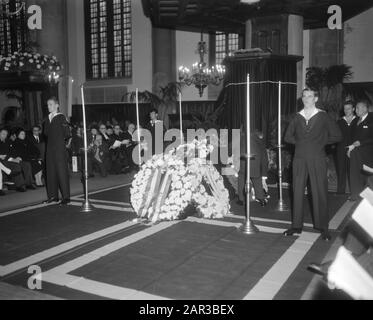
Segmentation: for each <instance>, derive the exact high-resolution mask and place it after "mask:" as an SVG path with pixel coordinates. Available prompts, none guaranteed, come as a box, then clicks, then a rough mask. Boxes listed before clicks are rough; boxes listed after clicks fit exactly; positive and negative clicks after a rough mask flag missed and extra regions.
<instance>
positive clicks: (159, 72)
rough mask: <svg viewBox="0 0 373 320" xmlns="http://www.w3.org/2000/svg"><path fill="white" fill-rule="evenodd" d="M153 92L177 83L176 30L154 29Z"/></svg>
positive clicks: (156, 92)
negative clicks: (170, 83)
mask: <svg viewBox="0 0 373 320" xmlns="http://www.w3.org/2000/svg"><path fill="white" fill-rule="evenodd" d="M152 40H153V92H154V93H155V94H158V93H159V88H160V87H163V86H166V85H167V84H168V83H169V82H174V81H176V36H175V31H174V30H169V29H160V28H153V29H152Z"/></svg>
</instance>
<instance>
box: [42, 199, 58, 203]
mask: <svg viewBox="0 0 373 320" xmlns="http://www.w3.org/2000/svg"><path fill="white" fill-rule="evenodd" d="M53 202H58V199H56V198H50V199H48V200H45V201H43V204H51V203H53Z"/></svg>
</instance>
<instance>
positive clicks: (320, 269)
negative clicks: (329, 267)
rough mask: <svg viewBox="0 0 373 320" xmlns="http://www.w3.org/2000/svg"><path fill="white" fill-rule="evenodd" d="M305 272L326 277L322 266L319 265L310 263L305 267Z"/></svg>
mask: <svg viewBox="0 0 373 320" xmlns="http://www.w3.org/2000/svg"><path fill="white" fill-rule="evenodd" d="M307 270H308V271H311V272H313V273H315V274H318V275H320V276H323V277H324V276H326V270H324V268H323V266H322V265H320V264H317V263H311V264H310V265H309V266H308V267H307Z"/></svg>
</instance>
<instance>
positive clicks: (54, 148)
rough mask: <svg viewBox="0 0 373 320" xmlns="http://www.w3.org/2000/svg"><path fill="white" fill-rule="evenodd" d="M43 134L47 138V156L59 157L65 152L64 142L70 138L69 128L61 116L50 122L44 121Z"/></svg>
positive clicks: (58, 115) (64, 118)
mask: <svg viewBox="0 0 373 320" xmlns="http://www.w3.org/2000/svg"><path fill="white" fill-rule="evenodd" d="M44 134H45V136H46V137H47V147H46V151H47V155H48V154H53V153H54V154H57V155H61V154H62V153H63V154H64V153H65V152H66V140H67V139H69V138H70V137H71V132H70V127H69V124H68V122H67V120H66V117H65V116H64V115H63V114H57V115H56V116H55V117H54V118H53V119H52V121H50V120H49V117H48V118H47V119H46V120H45V121H44Z"/></svg>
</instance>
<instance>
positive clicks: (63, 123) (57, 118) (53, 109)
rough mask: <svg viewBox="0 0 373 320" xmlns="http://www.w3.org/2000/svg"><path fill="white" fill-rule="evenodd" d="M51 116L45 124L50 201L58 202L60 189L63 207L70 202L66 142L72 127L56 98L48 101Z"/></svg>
mask: <svg viewBox="0 0 373 320" xmlns="http://www.w3.org/2000/svg"><path fill="white" fill-rule="evenodd" d="M48 110H49V112H50V113H49V116H48V118H47V119H46V120H45V122H44V126H45V127H44V133H45V135H46V137H47V147H46V168H47V193H48V200H47V201H45V202H44V203H53V202H58V201H59V197H58V189H59V190H60V192H61V195H62V201H61V203H60V204H61V205H67V204H68V203H69V202H70V181H69V169H68V159H67V150H66V140H67V139H68V138H70V127H69V124H68V122H67V120H66V118H65V116H64V115H63V114H61V113H59V102H58V100H57V99H56V98H55V97H52V98H50V99H49V100H48Z"/></svg>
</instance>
